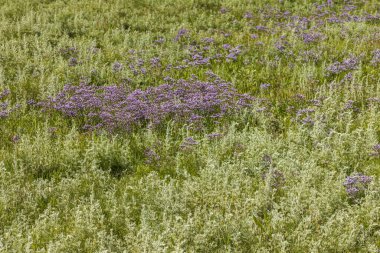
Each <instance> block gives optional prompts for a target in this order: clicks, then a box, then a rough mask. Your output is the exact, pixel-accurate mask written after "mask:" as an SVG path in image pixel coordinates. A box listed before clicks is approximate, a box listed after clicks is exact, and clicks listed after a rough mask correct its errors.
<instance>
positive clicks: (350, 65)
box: [327, 56, 360, 74]
mask: <svg viewBox="0 0 380 253" xmlns="http://www.w3.org/2000/svg"><path fill="white" fill-rule="evenodd" d="M359 63H360V61H359V58H358V57H354V56H352V57H350V58H346V59H344V60H343V61H342V62H334V63H333V64H331V65H330V66H328V67H327V71H328V72H329V73H330V74H340V73H342V72H344V71H348V70H355V69H357V67H358V65H359Z"/></svg>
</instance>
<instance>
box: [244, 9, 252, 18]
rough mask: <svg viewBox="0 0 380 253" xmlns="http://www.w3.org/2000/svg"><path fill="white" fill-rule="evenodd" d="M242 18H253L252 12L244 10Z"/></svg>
mask: <svg viewBox="0 0 380 253" xmlns="http://www.w3.org/2000/svg"><path fill="white" fill-rule="evenodd" d="M244 18H246V19H251V18H253V14H252V12H249V11H248V12H246V13H245V14H244Z"/></svg>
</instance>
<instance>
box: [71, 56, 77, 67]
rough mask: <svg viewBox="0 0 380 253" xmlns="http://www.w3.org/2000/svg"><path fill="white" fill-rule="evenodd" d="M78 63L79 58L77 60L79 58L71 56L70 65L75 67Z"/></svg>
mask: <svg viewBox="0 0 380 253" xmlns="http://www.w3.org/2000/svg"><path fill="white" fill-rule="evenodd" d="M76 65H78V60H77V58H74V57H71V58H70V59H69V66H70V67H73V66H76Z"/></svg>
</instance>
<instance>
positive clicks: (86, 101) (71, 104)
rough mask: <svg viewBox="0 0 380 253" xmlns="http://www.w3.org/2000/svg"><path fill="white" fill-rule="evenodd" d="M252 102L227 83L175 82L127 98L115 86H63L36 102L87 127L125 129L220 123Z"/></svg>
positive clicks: (214, 81) (217, 81)
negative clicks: (172, 123) (218, 120)
mask: <svg viewBox="0 0 380 253" xmlns="http://www.w3.org/2000/svg"><path fill="white" fill-rule="evenodd" d="M252 101H253V98H252V97H251V96H248V95H246V94H239V93H238V92H237V91H236V90H235V89H234V88H233V87H232V86H231V84H230V83H227V82H225V81H222V80H220V79H215V80H213V81H212V82H202V81H199V80H192V81H186V80H178V81H175V82H173V83H170V84H163V85H160V86H158V87H150V88H148V89H146V90H144V91H143V90H140V89H137V90H134V91H132V92H130V93H127V92H126V90H125V89H124V88H122V87H119V86H107V87H98V86H94V85H88V84H86V83H81V84H80V85H79V86H74V85H66V86H65V87H64V89H63V91H62V92H60V93H58V94H57V96H56V97H54V98H50V99H48V100H46V101H43V102H40V103H39V105H40V106H41V107H42V108H43V109H44V110H49V109H50V110H52V111H58V112H60V113H62V114H63V115H66V116H68V117H72V118H80V119H82V120H83V121H84V122H85V125H86V128H90V127H91V129H93V127H95V126H96V128H99V127H101V128H105V129H107V130H109V131H113V130H117V129H120V130H130V129H131V128H132V127H133V126H135V125H141V124H144V125H145V124H147V123H150V124H152V125H158V124H160V123H162V122H164V121H165V120H167V119H169V118H170V119H172V120H174V121H185V122H186V121H189V120H191V119H194V116H196V118H197V119H198V120H199V119H200V117H201V118H202V119H203V118H208V117H209V118H215V117H217V118H220V117H223V116H226V115H228V114H230V113H231V112H234V111H238V110H241V109H243V108H246V107H249V106H251V103H252Z"/></svg>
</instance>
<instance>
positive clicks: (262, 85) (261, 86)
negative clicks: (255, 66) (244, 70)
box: [260, 83, 271, 90]
mask: <svg viewBox="0 0 380 253" xmlns="http://www.w3.org/2000/svg"><path fill="white" fill-rule="evenodd" d="M270 86H271V85H270V84H269V83H262V84H260V89H263V90H265V89H268V88H269V87H270Z"/></svg>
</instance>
